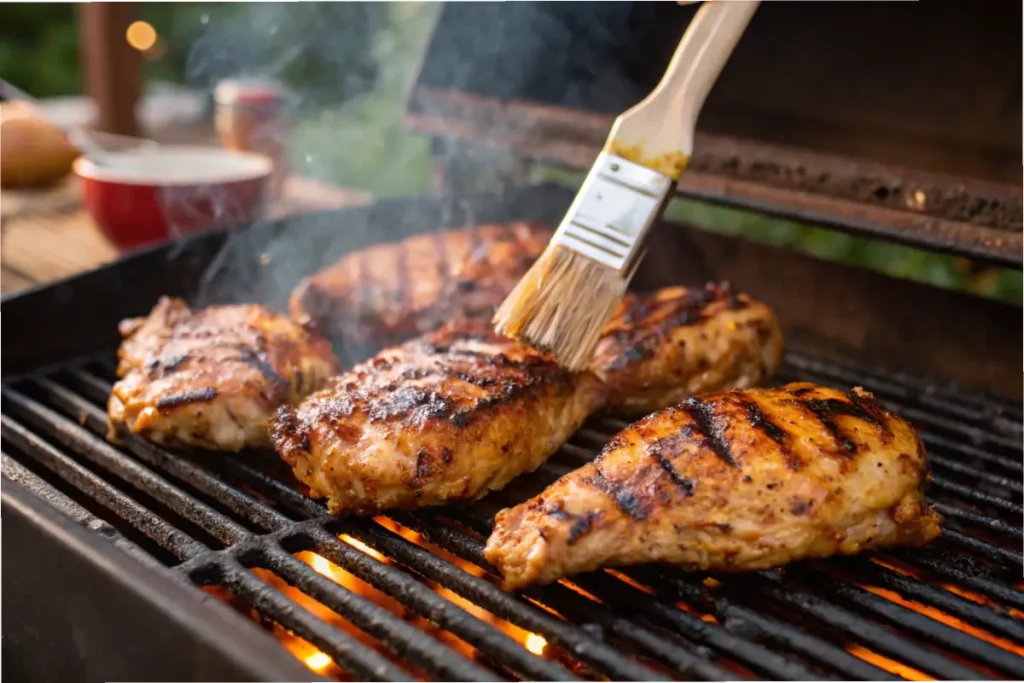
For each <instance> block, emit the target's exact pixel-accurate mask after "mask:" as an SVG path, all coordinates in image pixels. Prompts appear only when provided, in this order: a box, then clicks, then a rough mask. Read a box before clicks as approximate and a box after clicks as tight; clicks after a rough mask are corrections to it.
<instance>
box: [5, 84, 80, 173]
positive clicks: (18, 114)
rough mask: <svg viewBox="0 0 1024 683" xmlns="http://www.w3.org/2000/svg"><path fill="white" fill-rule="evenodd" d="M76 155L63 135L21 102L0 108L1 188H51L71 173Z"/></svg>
mask: <svg viewBox="0 0 1024 683" xmlns="http://www.w3.org/2000/svg"><path fill="white" fill-rule="evenodd" d="M78 156H79V151H78V150H77V149H76V148H75V147H74V146H73V145H72V144H71V143H70V142H68V139H67V137H65V135H64V132H63V131H62V130H61V129H60V128H57V127H56V126H54V125H53V124H51V123H48V122H46V121H44V120H42V119H41V118H39V116H38V115H36V113H35V111H34V109H33V108H32V107H31V105H29V104H27V103H24V102H4V103H3V104H0V186H2V187H38V186H43V185H50V184H53V183H56V182H57V181H59V180H61V179H62V178H64V177H65V176H66V175H67V174H68V173H69V172H70V171H71V164H72V162H73V161H74V160H75V159H76V158H77V157H78Z"/></svg>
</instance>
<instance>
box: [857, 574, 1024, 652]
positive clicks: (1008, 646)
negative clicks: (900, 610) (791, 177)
mask: <svg viewBox="0 0 1024 683" xmlns="http://www.w3.org/2000/svg"><path fill="white" fill-rule="evenodd" d="M857 585H859V586H860V587H861V588H863V589H864V590H867V591H870V592H872V593H874V594H875V595H880V596H881V597H883V598H885V599H886V600H889V601H890V602H895V603H896V604H897V605H901V606H903V607H906V608H907V609H911V610H913V611H915V612H917V613H919V614H923V615H925V616H926V617H928V618H930V619H934V620H935V621H938V622H941V623H943V624H946V625H947V626H952V627H953V628H955V629H957V630H958V631H963V632H964V633H967V634H969V635H972V636H974V637H975V638H978V639H979V640H984V641H986V642H989V643H992V644H993V645H995V646H997V647H1001V648H1003V649H1004V650H1008V651H1009V652H1013V653H1014V654H1017V655H1021V656H1024V647H1021V646H1020V645H1017V644H1016V643H1012V642H1010V641H1009V640H1007V639H1005V638H1000V637H999V636H996V635H993V634H991V633H989V632H988V631H985V630H983V629H980V628H978V627H977V626H972V625H971V624H968V623H967V622H965V621H962V620H961V619H957V618H956V617H954V616H952V615H951V614H946V613H945V612H943V611H942V610H940V609H937V608H935V607H932V606H931V605H925V604H922V603H920V602H915V601H913V600H906V599H904V598H903V597H902V596H900V594H899V593H895V592H893V591H891V590H886V589H885V588H879V587H877V586H868V585H864V584H857Z"/></svg>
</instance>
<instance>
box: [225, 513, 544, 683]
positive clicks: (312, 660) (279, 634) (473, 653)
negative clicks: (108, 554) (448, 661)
mask: <svg viewBox="0 0 1024 683" xmlns="http://www.w3.org/2000/svg"><path fill="white" fill-rule="evenodd" d="M375 519H376V521H377V522H378V523H380V524H381V525H382V526H384V527H386V528H388V529H390V530H391V531H394V532H395V533H397V534H399V535H401V536H402V537H403V538H405V539H406V540H408V541H410V542H412V543H416V544H417V545H420V546H421V547H424V548H427V549H429V550H430V551H431V552H432V553H434V554H435V555H436V556H438V557H441V558H442V559H444V560H446V561H448V562H450V563H452V564H455V565H457V566H459V567H460V568H461V569H463V570H465V571H466V572H469V573H471V574H473V575H474V576H477V577H487V574H486V572H484V571H483V570H482V569H480V568H479V567H477V566H475V565H473V564H470V563H468V562H465V561H463V560H461V559H460V558H457V557H455V556H453V555H451V554H449V553H447V552H445V551H444V550H442V549H440V548H436V547H434V546H432V545H430V544H429V543H427V542H425V541H424V540H423V539H422V537H421V536H420V534H418V533H417V532H415V531H413V530H412V529H409V528H407V527H403V526H401V525H399V524H396V523H395V522H393V521H392V520H390V519H388V518H386V517H377V518H375ZM338 538H339V539H340V540H342V541H343V542H345V543H347V544H348V545H350V546H352V547H353V548H355V549H357V550H359V551H360V552H362V553H364V554H366V555H368V556H370V557H372V558H374V559H376V560H378V561H380V562H384V563H386V564H389V565H390V564H394V563H393V561H392V560H390V559H389V558H387V557H385V556H384V555H382V554H381V553H380V552H378V551H377V550H375V549H374V548H372V547H371V546H369V545H367V544H366V543H364V542H363V541H361V540H359V539H358V538H354V537H352V536H349V535H347V534H342V535H340V536H339V537H338ZM295 557H296V558H297V559H299V560H301V561H302V562H305V563H306V564H308V565H309V566H310V567H312V568H313V570H314V571H316V572H317V573H318V574H320V575H322V576H324V577H326V578H328V579H330V580H332V581H334V582H335V583H337V584H338V585H340V586H343V587H344V588H346V589H348V590H350V591H352V592H353V593H356V594H357V595H359V596H361V597H363V598H366V599H368V600H371V601H372V602H374V603H375V604H377V605H378V606H380V607H383V608H384V609H387V610H388V611H390V612H392V613H393V614H395V615H396V616H398V617H400V618H402V619H404V620H405V621H407V622H409V623H410V624H412V625H414V626H416V627H417V628H419V629H421V630H423V631H424V632H426V633H429V634H430V635H432V636H433V637H435V638H437V639H438V640H439V641H441V642H443V643H444V644H445V645H446V646H448V647H450V648H451V649H452V650H454V651H456V652H458V653H460V654H461V655H463V656H465V657H467V658H469V659H476V658H478V657H479V656H480V655H479V653H478V652H477V650H476V649H475V648H474V647H473V646H472V645H470V644H469V643H467V642H465V641H464V640H462V639H461V638H459V637H458V636H456V635H454V634H452V633H451V632H449V631H446V630H444V629H441V628H438V627H437V626H435V625H434V624H432V623H431V622H430V621H428V620H427V619H425V618H423V617H420V616H419V615H416V614H414V613H413V612H412V611H411V610H410V609H409V608H407V607H406V606H404V605H403V604H402V603H401V602H399V601H398V600H395V599H394V598H392V597H391V596H389V595H387V594H386V593H384V592H382V591H380V590H378V589H376V588H374V587H373V586H371V585H370V584H368V583H366V582H365V581H363V580H362V579H360V578H359V577H357V576H355V575H353V574H351V573H349V572H347V571H345V570H344V569H343V568H341V567H339V566H337V565H336V564H334V563H333V562H331V561H330V560H328V559H327V558H325V557H323V556H321V555H318V554H316V553H313V552H309V551H303V552H300V553H297V554H296V555H295ZM251 571H252V572H253V573H254V574H255V575H256V576H258V577H259V578H260V579H261V580H263V581H264V582H266V583H267V584H269V585H271V586H273V587H274V588H276V589H277V590H279V591H281V592H282V593H284V594H285V595H286V596H287V597H288V598H290V599H291V600H293V601H295V602H296V603H297V604H299V605H300V606H301V607H303V608H304V609H306V610H308V611H309V612H311V613H312V614H314V615H316V616H317V617H318V618H319V619H321V620H323V621H326V622H327V623H329V624H331V625H332V626H334V627H335V628H338V629H340V630H342V631H343V632H345V633H346V634H348V635H349V636H351V637H354V638H356V639H358V640H359V642H361V643H363V644H365V645H367V646H368V647H372V648H374V649H376V650H377V651H378V652H381V653H382V654H385V655H390V654H391V653H390V652H389V651H388V650H387V649H386V647H384V646H383V645H382V644H380V643H379V642H377V640H376V639H374V638H373V637H372V636H369V635H367V634H366V633H364V632H363V631H361V630H360V629H359V628H358V627H357V626H355V625H354V624H352V623H351V622H349V621H348V620H347V619H345V618H344V617H343V616H341V615H339V614H337V613H336V612H334V611H333V610H331V609H330V608H328V607H327V606H325V605H323V604H322V603H320V602H318V601H317V600H315V599H313V598H311V597H310V596H308V595H306V594H305V593H303V592H302V591H301V590H299V589H297V588H295V587H294V586H291V585H290V584H288V583H287V582H286V581H285V580H284V579H282V578H281V577H279V576H277V575H276V574H274V573H273V572H271V571H268V570H266V569H260V568H255V569H252V570H251ZM423 581H424V582H425V583H426V584H427V585H429V586H430V587H431V588H432V589H433V590H434V591H435V592H436V593H437V594H439V595H440V596H442V597H444V598H445V599H446V600H448V601H449V602H451V603H453V604H455V605H457V606H458V607H460V608H462V609H464V610H466V611H467V612H469V613H470V614H472V615H473V616H474V617H476V618H477V619H480V620H481V621H484V622H485V623H488V624H490V625H492V626H495V627H497V628H499V629H500V630H502V631H503V632H504V633H506V634H507V635H509V636H510V637H512V638H513V639H515V640H516V641H517V642H519V643H521V644H522V645H523V647H525V648H526V649H527V650H528V651H530V652H532V653H533V654H535V655H539V656H553V655H554V653H553V652H551V649H552V648H550V647H549V644H548V642H547V640H546V639H545V638H544V637H543V636H542V635H540V634H538V633H531V632H529V631H526V630H524V629H521V628H519V627H518V626H516V625H515V624H512V623H510V622H508V621H505V620H504V619H501V618H500V617H497V616H495V615H494V614H492V613H490V612H488V611H487V610H485V609H483V608H482V607H480V606H478V605H476V604H474V603H473V602H471V601H469V600H467V599H466V598H463V597H462V596H461V595H459V594H457V593H455V592H453V591H451V590H449V589H447V588H445V587H443V586H440V585H437V584H435V583H434V582H433V581H429V580H425V579H423ZM206 590H207V592H209V593H211V594H213V595H216V596H217V597H219V598H221V599H222V600H225V601H226V602H229V603H231V604H234V605H235V606H236V607H238V606H239V605H238V601H237V599H235V598H234V596H232V595H230V593H228V592H227V591H224V590H223V589H221V588H219V587H207V588H206ZM246 611H247V612H248V613H249V616H250V617H251V618H253V619H254V620H256V621H258V622H260V623H263V624H264V625H265V626H266V627H267V628H268V629H269V630H270V631H271V633H272V634H273V635H274V637H275V638H277V639H278V640H279V641H280V642H281V643H282V644H283V645H284V646H285V648H287V649H288V651H289V652H291V653H292V654H293V655H294V656H295V657H296V658H298V659H299V660H301V661H302V662H304V663H305V665H306V666H307V667H308V668H309V669H310V670H312V671H314V672H316V673H318V674H321V675H325V676H328V677H331V678H335V679H338V680H350V677H348V676H347V675H346V674H345V672H344V671H343V670H342V669H341V668H340V667H339V666H338V665H337V664H335V662H334V661H333V659H332V658H331V657H330V656H329V655H328V654H327V653H326V652H323V651H321V650H320V649H318V648H317V647H316V646H315V645H313V644H312V643H310V642H308V641H307V640H305V639H303V638H301V637H299V636H297V635H295V634H294V633H292V632H291V631H289V630H287V629H285V628H284V627H282V626H280V625H279V624H277V623H275V622H268V621H267V620H266V619H264V618H263V617H262V616H261V615H259V614H258V613H257V612H255V611H254V610H252V609H247V610H246ZM403 666H407V663H404V662H403ZM414 673H415V675H417V676H418V677H420V678H421V679H426V676H424V675H423V674H422V673H421V672H415V671H414Z"/></svg>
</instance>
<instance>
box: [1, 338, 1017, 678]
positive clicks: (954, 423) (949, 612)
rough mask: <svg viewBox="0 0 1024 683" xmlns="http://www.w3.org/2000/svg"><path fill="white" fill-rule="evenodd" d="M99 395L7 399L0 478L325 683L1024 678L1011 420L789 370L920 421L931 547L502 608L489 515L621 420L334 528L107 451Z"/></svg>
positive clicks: (589, 580) (882, 383) (229, 468)
mask: <svg viewBox="0 0 1024 683" xmlns="http://www.w3.org/2000/svg"><path fill="white" fill-rule="evenodd" d="M110 378H111V370H110V368H109V366H107V365H105V364H102V363H84V364H81V365H75V366H68V367H67V368H66V369H65V370H62V371H57V372H55V373H53V374H50V375H47V376H40V377H35V378H33V379H29V380H25V381H23V382H21V383H19V384H18V385H16V386H12V387H7V388H5V389H4V391H3V415H2V417H0V419H2V428H3V429H2V434H3V450H4V455H3V472H4V475H5V476H6V477H7V478H9V479H11V480H14V481H17V482H19V483H20V484H22V485H24V486H26V487H28V488H29V489H30V490H33V491H35V492H37V493H39V494H42V495H45V496H46V498H47V500H49V501H51V502H52V503H53V504H54V505H56V506H58V507H59V508H61V509H62V510H63V511H64V512H66V513H67V514H69V515H70V516H71V517H72V518H73V519H75V520H76V521H78V522H79V523H81V524H83V525H85V526H87V527H89V528H91V529H93V530H94V531H96V532H97V533H99V534H100V535H102V536H104V537H106V538H108V539H109V540H110V541H111V542H112V543H113V544H114V545H115V546H117V547H119V548H121V549H122V550H124V551H125V552H127V553H129V554H131V555H133V556H135V557H136V558H138V559H140V560H141V561H143V562H144V563H146V564H148V565H150V566H151V567H154V568H157V569H158V570H159V571H167V572H169V573H170V574H171V575H172V576H174V577H176V578H177V579H178V580H181V581H184V582H186V583H190V584H192V585H194V586H199V587H206V588H207V589H208V590H209V589H213V590H215V591H220V592H221V594H222V595H228V596H229V597H230V599H231V600H235V601H240V604H244V605H245V606H247V607H248V608H250V609H253V610H255V612H257V613H258V614H259V615H260V617H261V619H262V620H264V621H265V622H266V623H267V624H268V625H270V626H271V627H273V625H274V624H276V625H277V628H279V629H285V630H287V631H290V632H291V633H293V634H294V636H297V637H298V638H301V639H304V640H305V641H307V642H308V643H309V644H311V647H313V648H316V649H318V650H320V651H322V653H325V656H329V657H330V658H331V660H333V662H334V665H336V668H330V669H327V670H328V671H329V672H330V673H331V674H333V675H336V676H338V677H343V678H346V677H355V678H360V679H374V680H407V679H408V678H409V677H410V676H413V677H421V678H429V679H442V680H478V681H482V680H502V679H508V678H513V679H516V678H526V679H543V680H574V679H581V678H582V679H594V678H611V679H618V680H664V679H665V678H666V677H670V678H677V679H684V680H688V679H700V680H731V679H737V678H740V679H743V678H770V679H794V680H804V679H807V680H844V679H847V680H848V679H872V680H888V679H895V678H912V679H913V678H921V677H936V678H944V679H960V680H965V679H978V678H987V677H997V678H998V677H1007V676H1009V677H1013V678H1022V677H1024V646H1022V644H1024V621H1022V616H1024V615H1022V613H1021V612H1020V611H1019V610H1024V590H1022V586H1024V583H1022V582H1021V568H1022V563H1024V560H1022V556H1021V552H1020V548H1021V543H1022V539H1024V532H1022V529H1021V528H1020V526H1019V524H1020V519H1021V516H1022V514H1024V508H1022V494H1024V490H1022V486H1021V483H1020V479H1021V474H1022V454H1021V436H1022V429H1021V422H1022V414H1021V405H1020V404H1019V403H1013V402H1008V401H1005V400H1003V399H999V398H995V397H990V396H983V395H979V394H966V393H964V394H962V393H958V392H955V391H953V390H951V389H937V388H934V387H931V386H929V385H927V384H925V383H923V382H920V381H919V380H915V379H912V378H905V377H897V376H893V375H890V374H885V373H882V372H878V371H872V370H868V369H865V368H860V367H856V366H853V365H849V364H834V363H825V362H822V361H819V360H816V359H813V358H809V357H805V356H800V355H795V354H790V356H789V357H788V359H787V363H786V366H785V368H784V371H783V373H782V376H781V377H780V379H781V380H782V381H790V380H794V379H804V380H810V381H815V382H819V383H821V384H826V385H833V386H839V387H843V388H849V387H850V386H854V385H860V386H864V387H866V388H868V389H869V390H871V391H873V392H875V393H876V395H878V396H879V398H880V399H882V400H883V401H884V402H885V403H887V404H888V405H889V406H890V407H891V408H893V409H894V410H896V411H898V412H900V413H901V414H903V415H904V416H906V417H907V418H908V419H910V420H911V421H912V422H914V423H915V426H916V427H917V428H918V429H919V433H920V435H921V437H922V439H923V440H924V441H925V443H926V445H927V447H928V449H929V453H930V456H931V463H932V468H933V476H934V484H933V486H932V487H931V489H930V498H931V502H932V503H933V504H934V505H935V506H936V508H937V509H938V511H939V512H940V513H941V514H942V515H943V516H944V518H945V523H944V531H945V533H944V535H943V536H942V537H941V538H940V539H939V540H938V541H937V542H935V543H934V544H933V545H932V546H930V547H929V548H925V549H922V550H907V549H897V550H893V551H890V552H885V553H875V554H867V555H864V556H860V557H854V558H837V559H833V560H828V561H816V562H807V563H801V564H798V565H794V566H792V567H790V568H787V569H786V570H785V571H774V572H760V573H758V574H753V575H746V576H743V577H739V578H719V580H718V581H715V580H714V579H711V578H707V577H704V576H697V575H693V574H685V573H682V572H679V571H676V570H672V569H670V568H663V567H656V566H648V567H639V568H632V569H628V570H623V571H606V572H599V573H595V574H592V575H588V576H582V577H578V578H576V579H574V580H572V581H571V582H562V583H559V584H555V585H552V586H548V587H544V588H536V589H530V590H528V591H526V592H525V593H523V594H510V593H505V592H504V591H502V590H501V589H500V588H499V587H498V585H497V584H496V583H495V580H494V577H493V576H492V575H491V574H490V571H489V568H488V566H487V564H486V562H485V561H484V560H483V556H482V550H483V539H484V538H485V537H486V534H487V533H488V532H489V530H490V520H491V518H492V517H493V513H494V512H495V511H497V510H498V509H500V508H501V507H505V506H507V505H509V504H513V503H515V502H518V501H519V500H522V499H523V497H524V496H527V495H532V494H533V493H536V492H537V491H539V490H540V489H541V488H542V487H543V486H544V485H545V484H547V483H549V482H550V481H551V480H552V479H553V478H554V477H557V476H559V475H561V474H563V473H565V472H568V471H570V470H571V469H573V468H574V467H577V466H579V465H580V464H581V463H582V462H585V461H587V460H589V459H590V458H592V457H593V455H594V453H595V452H596V450H597V449H599V448H600V447H601V446H602V445H603V444H604V442H605V441H607V439H608V437H609V435H610V434H612V433H614V432H615V431H617V430H618V429H620V428H621V427H622V426H624V425H625V423H623V422H621V421H618V420H614V419H609V418H597V419H593V420H591V421H590V422H588V423H587V425H586V426H585V427H584V429H582V430H580V432H579V433H578V434H577V435H576V436H575V437H574V438H573V440H572V442H571V443H570V444H567V445H566V446H565V447H564V448H563V449H562V450H561V451H560V452H559V454H558V455H556V456H555V457H554V458H552V459H551V460H550V461H549V462H548V463H546V464H545V465H543V466H542V467H541V468H540V469H539V470H538V471H537V472H536V473H534V474H533V475H529V476H524V477H521V478H519V479H517V480H515V481H513V482H512V484H511V485H510V486H509V487H507V488H506V489H505V490H503V491H500V492H497V493H495V494H492V495H491V496H489V497H488V498H486V499H485V500H483V501H481V502H480V503H478V504H476V505H474V506H473V507H472V508H450V509H449V508H444V509H436V510H424V511H418V512H413V513H396V514H393V515H389V516H388V518H377V519H375V520H339V519H333V518H331V517H330V516H328V515H326V514H325V511H324V508H323V506H322V505H321V504H319V503H317V502H315V501H312V500H309V499H308V498H306V497H305V496H303V495H302V494H301V493H300V492H299V491H298V490H297V489H296V488H295V487H294V486H293V484H292V482H291V479H290V477H289V476H288V475H287V473H286V472H285V471H284V469H283V466H282V464H281V463H280V462H278V461H277V460H276V459H275V458H274V457H273V456H272V454H259V453H256V454H251V455H250V454H246V455H245V456H243V457H226V456H223V457H222V456H218V455H209V454H206V455H181V454H176V453H172V452H169V451H166V450H164V449H162V448H159V447H156V446H153V445H151V444H149V443H147V442H145V441H142V440H141V439H137V438H129V439H127V440H126V442H125V443H124V444H123V446H121V447H115V446H113V445H111V444H109V443H108V442H106V441H105V439H104V438H103V436H104V434H105V430H106V416H105V413H104V409H103V405H104V402H105V400H106V398H107V396H108V395H109V391H110V384H111V381H110ZM307 551H311V552H314V553H316V555H317V556H319V558H321V559H322V560H325V561H327V562H329V563H332V564H333V565H334V566H336V567H337V568H338V569H340V570H343V571H344V572H347V573H348V574H349V575H351V576H352V577H354V579H355V580H356V581H357V582H358V583H345V584H344V585H343V584H342V583H339V582H338V581H336V580H334V579H332V578H329V576H331V575H332V574H331V571H327V572H324V571H323V570H322V568H321V569H320V570H318V569H317V568H316V566H315V563H313V564H312V565H311V564H310V563H309V562H308V561H304V560H303V559H300V558H302V557H303V556H302V555H301V554H300V553H303V552H307ZM271 574H272V575H273V577H276V580H277V582H278V583H274V581H273V580H271V579H268V578H267V577H268V576H269V575H271ZM335 578H336V577H335ZM284 584H288V586H290V587H291V589H290V590H286V589H283V588H282V587H283V585H284ZM362 585H365V586H366V587H368V588H369V590H370V591H375V592H378V593H379V594H380V595H382V596H388V598H387V599H388V600H390V602H387V603H385V602H384V601H382V600H380V599H378V598H377V597H375V596H374V595H373V594H371V593H370V592H367V591H365V590H361V589H360V588H359V586H362ZM294 590H298V591H301V593H303V594H305V596H308V598H312V599H313V600H315V601H317V602H318V603H320V605H321V606H322V607H323V608H324V609H326V610H330V611H331V612H333V613H335V614H336V615H338V617H340V619H341V620H343V622H344V623H345V627H343V628H339V623H341V622H339V621H338V620H337V619H335V620H331V619H327V618H324V614H325V613H324V612H323V611H320V610H316V609H312V608H310V605H309V601H308V598H307V599H305V600H297V599H294V598H295V594H294V592H292V591H294ZM396 606H397V607H396ZM417 620H418V621H417ZM424 624H427V625H429V626H430V628H421V626H423V625H424ZM530 634H533V636H532V637H533V638H537V637H538V636H539V637H540V638H543V641H542V642H546V643H547V650H546V651H545V652H544V654H543V655H539V654H536V653H535V652H536V650H537V649H538V648H537V647H530V643H529V642H527V641H526V640H525V639H524V637H525V636H530ZM323 662H327V660H326V659H325V658H323V659H321V662H320V663H321V664H322V663H323ZM328 663H329V662H328Z"/></svg>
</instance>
